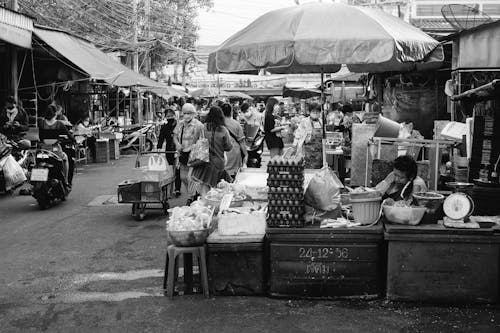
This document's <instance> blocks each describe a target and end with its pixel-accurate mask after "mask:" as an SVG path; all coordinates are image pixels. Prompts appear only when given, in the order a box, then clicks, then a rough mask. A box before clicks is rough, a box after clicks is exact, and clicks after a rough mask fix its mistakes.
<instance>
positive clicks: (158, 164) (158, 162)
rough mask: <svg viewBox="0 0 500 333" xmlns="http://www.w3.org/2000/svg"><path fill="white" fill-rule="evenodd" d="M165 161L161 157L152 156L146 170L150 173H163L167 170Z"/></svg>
mask: <svg viewBox="0 0 500 333" xmlns="http://www.w3.org/2000/svg"><path fill="white" fill-rule="evenodd" d="M167 165H168V164H167V161H166V160H165V158H164V157H163V156H160V155H153V156H150V157H149V161H148V169H149V170H151V171H165V170H167Z"/></svg>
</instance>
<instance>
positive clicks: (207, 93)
mask: <svg viewBox="0 0 500 333" xmlns="http://www.w3.org/2000/svg"><path fill="white" fill-rule="evenodd" d="M190 94H191V96H193V97H195V98H215V97H229V93H228V92H227V91H225V90H222V89H220V90H219V89H217V88H212V87H208V88H201V89H197V90H193V91H192V92H191V93H190Z"/></svg>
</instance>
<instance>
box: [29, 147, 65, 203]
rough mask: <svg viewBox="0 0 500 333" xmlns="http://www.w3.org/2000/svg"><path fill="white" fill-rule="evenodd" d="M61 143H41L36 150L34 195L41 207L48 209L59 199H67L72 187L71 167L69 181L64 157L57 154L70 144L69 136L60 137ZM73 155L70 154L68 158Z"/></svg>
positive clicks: (32, 173) (33, 181) (32, 175)
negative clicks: (66, 175)
mask: <svg viewBox="0 0 500 333" xmlns="http://www.w3.org/2000/svg"><path fill="white" fill-rule="evenodd" d="M59 143H60V145H57V144H53V145H47V144H41V145H40V148H38V149H37V150H36V165H35V167H34V168H33V169H32V171H31V179H30V180H31V184H32V185H33V192H32V194H33V197H34V198H35V199H36V200H37V202H38V206H39V207H40V208H41V209H46V208H48V207H49V206H51V205H53V204H54V203H55V202H57V201H65V200H66V198H67V197H68V195H69V193H70V191H71V187H70V186H69V181H70V180H71V178H72V171H73V170H71V168H70V170H68V181H67V180H66V177H65V175H64V167H63V163H64V161H63V159H62V158H61V157H60V156H59V155H57V152H58V150H59V149H61V147H63V151H64V150H66V149H65V148H64V147H67V146H68V145H70V143H69V140H68V139H67V138H62V137H61V138H60V140H59ZM71 158H72V157H71V156H69V154H68V159H71Z"/></svg>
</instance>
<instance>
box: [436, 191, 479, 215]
mask: <svg viewBox="0 0 500 333" xmlns="http://www.w3.org/2000/svg"><path fill="white" fill-rule="evenodd" d="M443 210H444V213H445V214H446V216H448V217H449V218H450V219H454V220H462V219H464V218H465V217H467V216H468V215H469V214H470V213H472V210H473V206H472V199H471V198H470V197H469V196H467V195H465V194H464V193H452V194H450V195H449V196H448V197H447V198H446V199H445V200H444V203H443Z"/></svg>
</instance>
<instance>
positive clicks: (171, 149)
mask: <svg viewBox="0 0 500 333" xmlns="http://www.w3.org/2000/svg"><path fill="white" fill-rule="evenodd" d="M160 117H162V118H163V113H162V114H161V116H160ZM160 121H161V127H160V135H159V137H158V143H157V145H156V148H157V149H158V150H160V149H162V148H163V142H165V157H166V158H167V162H168V164H170V165H172V166H173V167H174V171H175V196H176V197H179V196H180V195H181V178H180V172H178V170H179V169H178V168H177V162H178V160H177V153H175V151H176V147H175V143H174V130H175V127H176V126H177V120H176V119H175V111H174V110H173V109H172V108H168V109H167V110H166V113H165V119H164V120H163V119H160Z"/></svg>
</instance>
